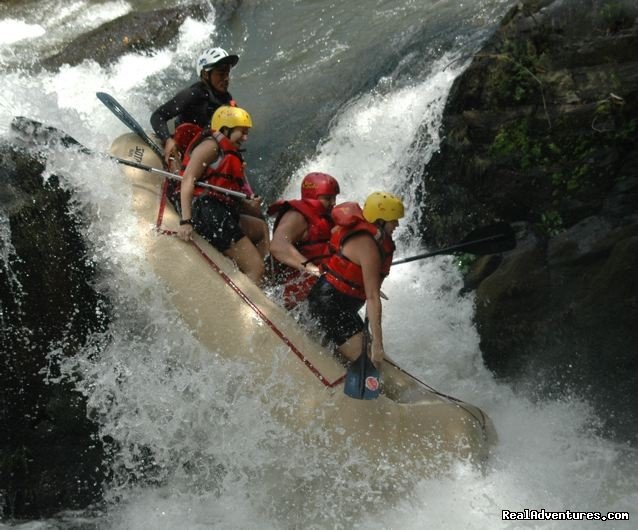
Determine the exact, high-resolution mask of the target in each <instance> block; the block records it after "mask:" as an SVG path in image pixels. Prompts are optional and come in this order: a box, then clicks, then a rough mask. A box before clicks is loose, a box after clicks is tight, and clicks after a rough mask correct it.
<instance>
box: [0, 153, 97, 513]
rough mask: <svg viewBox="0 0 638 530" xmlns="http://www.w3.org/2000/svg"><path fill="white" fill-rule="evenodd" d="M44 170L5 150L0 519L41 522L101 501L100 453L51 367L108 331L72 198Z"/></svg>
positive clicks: (0, 202)
mask: <svg viewBox="0 0 638 530" xmlns="http://www.w3.org/2000/svg"><path fill="white" fill-rule="evenodd" d="M42 170H43V165H42V163H41V162H40V161H39V160H37V159H36V158H34V157H32V156H31V155H28V154H26V153H24V152H22V151H20V150H18V149H16V148H14V147H12V146H10V145H7V144H1V145H0V182H1V185H0V190H2V191H0V257H1V258H2V259H1V260H0V310H1V312H0V320H1V324H2V326H1V327H2V330H1V331H0V344H1V346H2V347H1V348H0V366H1V367H2V369H1V370H0V402H1V403H2V407H0V432H1V433H2V435H1V436H0V455H1V456H0V512H2V515H3V516H7V517H16V518H20V517H28V518H33V517H43V516H48V515H51V514H53V513H56V512H58V511H59V510H62V509H74V508H75V509H77V508H82V507H85V506H87V505H89V504H90V503H92V502H94V501H96V500H98V499H99V497H100V493H101V483H102V481H103V479H104V468H103V459H104V454H103V450H102V445H101V443H100V441H99V440H98V439H97V429H96V426H95V425H94V424H93V423H92V422H91V421H90V420H89V419H88V418H87V410H86V403H85V401H84V399H83V397H82V396H80V395H79V394H77V393H76V392H74V391H73V389H72V386H71V384H69V383H66V382H64V381H57V380H56V379H55V378H56V376H57V375H59V374H58V373H57V372H58V371H57V370H56V362H55V358H54V357H53V358H48V357H47V356H48V354H50V353H51V352H56V355H59V356H66V355H73V353H74V352H75V351H77V349H78V348H82V347H88V346H89V342H90V337H91V336H92V333H93V332H96V331H99V330H102V329H104V327H105V325H106V315H107V313H108V311H107V307H106V304H105V301H104V300H103V299H101V298H100V296H99V295H98V294H97V293H96V292H95V291H94V290H93V288H92V287H91V282H92V280H93V278H94V274H95V270H94V269H95V266H94V264H93V263H91V262H90V261H89V260H88V258H87V253H86V248H85V245H84V242H83V240H82V237H81V235H80V233H79V230H78V228H79V222H80V221H79V220H78V219H77V218H76V217H74V216H73V215H72V214H71V213H70V211H69V200H70V196H69V193H68V192H65V191H63V190H62V189H60V187H59V186H58V185H57V182H56V179H55V177H51V178H50V179H49V181H48V182H46V183H45V182H43V179H42Z"/></svg>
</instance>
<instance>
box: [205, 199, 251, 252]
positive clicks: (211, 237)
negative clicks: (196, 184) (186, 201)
mask: <svg viewBox="0 0 638 530" xmlns="http://www.w3.org/2000/svg"><path fill="white" fill-rule="evenodd" d="M239 217H240V216H239V210H238V209H237V208H232V207H231V206H229V205H227V204H224V203H222V202H220V201H218V200H217V199H215V198H214V197H211V196H210V195H200V196H199V197H197V198H196V199H195V201H194V202H193V228H194V229H195V231H196V232H197V233H198V234H199V235H200V236H202V237H203V238H204V239H205V240H206V241H208V242H209V243H210V244H211V245H213V246H214V247H215V248H216V249H217V250H219V251H220V252H225V251H227V250H228V249H229V248H230V246H231V245H232V244H233V243H236V242H237V241H239V240H240V239H241V238H242V237H245V235H244V232H242V229H241V228H240V226H239Z"/></svg>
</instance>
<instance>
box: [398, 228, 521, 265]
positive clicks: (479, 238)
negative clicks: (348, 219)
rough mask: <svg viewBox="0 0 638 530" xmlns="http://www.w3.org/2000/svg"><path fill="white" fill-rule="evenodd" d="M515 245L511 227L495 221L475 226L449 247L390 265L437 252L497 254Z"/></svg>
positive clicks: (425, 256) (403, 259) (422, 257)
mask: <svg viewBox="0 0 638 530" xmlns="http://www.w3.org/2000/svg"><path fill="white" fill-rule="evenodd" d="M515 247H516V236H515V234H514V230H513V229H512V227H511V226H510V225H509V224H508V223H505V222H499V223H495V224H493V225H489V226H484V227H482V228H477V229H476V230H473V231H472V232H470V234H469V235H468V236H467V237H466V238H465V239H464V240H463V241H461V242H460V243H457V244H456V245H451V246H449V247H445V248H440V249H438V250H434V251H432V252H426V253H424V254H418V255H416V256H412V257H409V258H402V259H398V260H395V261H393V262H392V265H399V264H401V263H409V262H410V261H415V260H418V259H425V258H429V257H431V256H437V255H439V254H453V253H454V252H458V251H460V250H462V251H464V252H466V253H468V254H476V255H479V256H482V255H485V254H497V253H499V252H505V251H507V250H512V249H513V248H515Z"/></svg>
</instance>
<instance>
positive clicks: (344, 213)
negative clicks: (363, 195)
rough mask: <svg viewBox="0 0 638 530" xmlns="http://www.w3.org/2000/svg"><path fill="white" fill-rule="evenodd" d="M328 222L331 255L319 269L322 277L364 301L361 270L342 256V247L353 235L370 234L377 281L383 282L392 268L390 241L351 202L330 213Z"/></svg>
mask: <svg viewBox="0 0 638 530" xmlns="http://www.w3.org/2000/svg"><path fill="white" fill-rule="evenodd" d="M332 218H333V219H334V221H335V224H336V227H335V229H334V230H333V232H332V237H331V238H330V242H329V247H330V251H331V253H332V254H331V256H330V258H329V259H328V260H327V261H325V262H324V264H323V266H322V268H323V272H324V276H325V278H326V280H327V281H328V282H329V283H330V284H331V285H332V286H333V287H334V288H335V289H337V290H338V291H339V292H342V293H344V294H346V295H348V296H352V297H354V298H358V299H360V300H365V299H366V293H365V288H364V285H363V270H362V268H361V265H357V264H356V263H354V262H352V261H350V260H349V259H348V258H347V257H346V256H344V255H343V253H342V249H343V245H344V244H345V243H346V241H347V240H348V239H350V238H351V237H352V236H354V235H355V234H361V233H367V234H370V236H371V237H372V238H373V239H374V241H375V243H376V244H377V247H378V248H379V254H380V255H381V281H383V278H385V277H386V276H387V275H388V274H389V272H390V265H392V255H393V254H394V249H395V246H394V242H393V241H392V237H390V236H388V235H387V234H386V233H385V232H384V231H383V230H381V229H380V228H379V227H378V226H376V225H374V224H372V223H369V222H368V221H366V220H365V218H364V217H363V212H362V211H361V207H360V206H359V205H358V204H357V203H354V202H345V203H342V204H340V205H338V206H335V207H334V208H333V210H332Z"/></svg>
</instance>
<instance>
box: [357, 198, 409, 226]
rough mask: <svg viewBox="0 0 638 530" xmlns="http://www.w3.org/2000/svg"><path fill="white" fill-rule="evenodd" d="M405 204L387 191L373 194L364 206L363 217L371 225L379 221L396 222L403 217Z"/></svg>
mask: <svg viewBox="0 0 638 530" xmlns="http://www.w3.org/2000/svg"><path fill="white" fill-rule="evenodd" d="M403 210H404V208H403V202H402V201H401V199H399V197H397V196H396V195H392V193H388V192H385V191H375V192H374V193H371V194H370V195H369V196H368V198H367V199H366V202H365V204H364V205H363V217H365V220H366V221H368V222H369V223H374V222H376V221H378V220H379V219H383V220H384V221H396V220H397V219H401V217H403V215H404V212H403Z"/></svg>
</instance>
